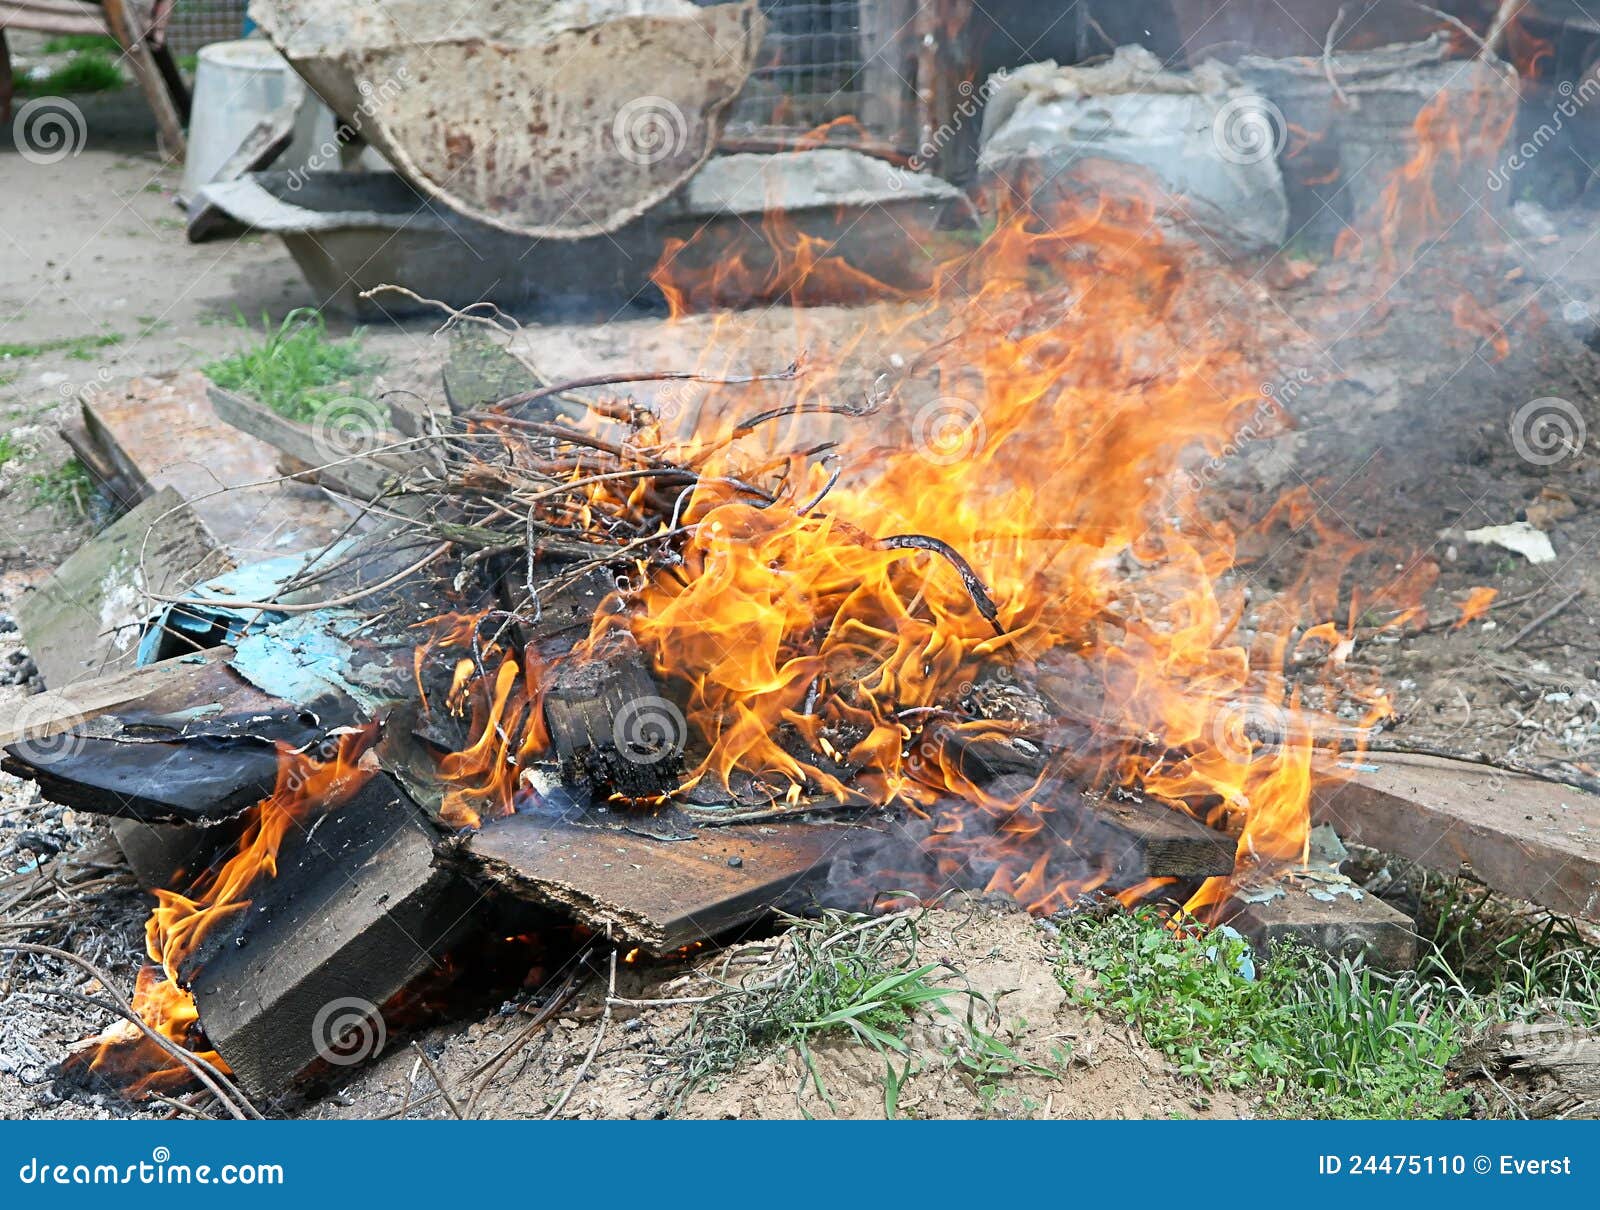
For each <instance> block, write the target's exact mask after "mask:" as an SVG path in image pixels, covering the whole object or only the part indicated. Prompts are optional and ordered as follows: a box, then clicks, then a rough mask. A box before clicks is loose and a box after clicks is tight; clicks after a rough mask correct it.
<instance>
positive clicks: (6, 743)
mask: <svg viewBox="0 0 1600 1210" xmlns="http://www.w3.org/2000/svg"><path fill="white" fill-rule="evenodd" d="M232 654H233V652H232V651H231V650H229V649H228V648H226V647H218V648H213V649H212V650H210V651H204V652H199V653H197V654H195V655H192V656H177V657H174V658H173V659H170V660H162V661H161V662H160V663H158V664H150V665H148V666H147V667H144V668H130V669H128V670H126V671H124V672H116V673H112V674H111V675H110V676H103V677H99V678H97V679H95V680H92V681H81V682H79V683H78V684H76V685H72V686H69V687H68V688H66V689H54V690H51V691H49V692H47V693H39V694H35V695H33V696H32V697H22V698H15V699H13V700H11V701H9V702H6V703H5V704H4V705H3V706H0V747H10V746H11V745H13V744H18V743H22V742H25V741H33V742H35V743H38V742H42V741H45V740H48V739H50V738H51V737H52V736H55V735H59V734H61V733H62V732H64V731H67V730H68V729H70V728H72V727H74V726H76V725H77V724H79V723H81V722H83V721H85V720H86V719H91V718H94V717H96V716H97V715H101V714H105V713H107V712H108V711H111V710H115V709H117V708H118V707H119V706H131V705H133V704H135V703H137V702H141V701H146V700H149V699H151V698H153V697H154V696H156V695H158V694H161V693H168V692H173V693H176V694H178V695H187V694H191V693H193V692H195V691H197V690H198V687H199V686H200V685H202V684H203V683H205V680H206V678H207V677H208V676H209V675H210V674H209V673H208V671H207V670H208V668H209V667H210V666H211V665H213V664H218V663H221V662H222V661H224V660H226V659H227V658H228V657H229V656H231V655H232Z"/></svg>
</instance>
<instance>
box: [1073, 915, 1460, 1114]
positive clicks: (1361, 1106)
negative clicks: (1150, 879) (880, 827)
mask: <svg viewBox="0 0 1600 1210" xmlns="http://www.w3.org/2000/svg"><path fill="white" fill-rule="evenodd" d="M1079 971H1087V972H1088V974H1089V976H1090V978H1089V979H1088V980H1083V979H1081V978H1080V977H1079V975H1078V972H1079ZM1060 973H1061V979H1062V982H1063V984H1064V986H1066V987H1067V989H1068V990H1069V991H1070V992H1072V993H1073V994H1074V995H1075V996H1076V997H1077V998H1078V999H1079V1000H1080V1002H1082V1003H1084V1004H1085V1005H1087V1006H1089V1007H1092V1008H1094V1009H1096V1010H1098V1011H1100V1012H1104V1013H1107V1014H1110V1015H1114V1016H1118V1017H1121V1018H1123V1019H1125V1020H1127V1021H1128V1022H1129V1023H1130V1024H1132V1025H1133V1026H1135V1027H1136V1028H1137V1029H1139V1031H1140V1032H1141V1033H1142V1034H1143V1035H1144V1037H1145V1039H1146V1041H1148V1042H1149V1043H1150V1044H1151V1045H1152V1046H1154V1047H1155V1048H1156V1049H1157V1050H1160V1051H1161V1052H1162V1053H1163V1054H1165V1055H1166V1056H1167V1057H1168V1058H1169V1059H1170V1060H1172V1062H1173V1064H1174V1065H1175V1066H1176V1067H1177V1069H1178V1070H1179V1071H1180V1072H1181V1073H1183V1074H1187V1075H1191V1076H1194V1077H1196V1078H1197V1079H1199V1080H1200V1081H1201V1082H1202V1083H1203V1084H1205V1085H1206V1086H1207V1087H1213V1086H1215V1085H1219V1084H1220V1085H1224V1086H1227V1087H1231V1088H1236V1089H1255V1090H1259V1091H1261V1092H1263V1093H1265V1094H1266V1096H1267V1097H1268V1099H1269V1101H1270V1102H1271V1103H1272V1104H1273V1105H1274V1106H1275V1107H1276V1108H1278V1109H1279V1110H1280V1111H1282V1112H1285V1113H1288V1114H1293V1115H1304V1116H1309V1117H1390V1116H1407V1117H1443V1116H1450V1115H1452V1114H1455V1113H1458V1112H1460V1111H1461V1109H1462V1108H1463V1107H1464V1104H1465V1099H1464V1097H1463V1096H1462V1095H1461V1094H1460V1093H1456V1092H1452V1091H1449V1090H1447V1089H1446V1087H1445V1079H1444V1077H1445V1063H1446V1061H1447V1060H1448V1059H1449V1058H1450V1056H1451V1055H1452V1054H1453V1053H1454V1052H1455V1050H1456V1048H1457V1044H1458V1043H1457V1035H1458V1025H1459V1023H1458V1020H1457V1017H1456V1015H1455V1014H1454V1012H1453V1011H1452V1010H1451V1007H1450V996H1449V994H1448V989H1447V988H1446V987H1445V986H1444V985H1443V984H1442V983H1441V982H1439V981H1437V980H1431V979H1424V978H1420V977H1417V976H1411V975H1406V976H1399V977H1393V978H1391V977H1389V976H1385V975H1381V974H1379V973H1377V972H1375V971H1371V970H1368V969H1366V968H1363V967H1359V966H1353V965H1351V964H1350V963H1349V962H1348V961H1344V962H1340V963H1338V964H1337V965H1335V964H1332V963H1329V962H1328V961H1326V960H1324V959H1323V958H1321V957H1320V956H1318V955H1314V954H1311V953H1309V952H1307V951H1295V950H1287V949H1286V950H1280V951H1279V952H1277V953H1275V954H1274V956H1273V959H1272V961H1270V962H1267V963H1264V964H1263V965H1262V967H1261V968H1260V970H1259V971H1258V970H1256V969H1255V965H1254V962H1253V960H1252V958H1251V955H1250V951H1249V946H1248V944H1247V943H1246V942H1245V941H1244V940H1243V939H1242V938H1239V937H1238V936H1237V935H1235V934H1232V933H1231V931H1229V930H1209V929H1203V928H1200V927H1199V926H1196V925H1190V926H1189V927H1186V928H1183V929H1179V930H1175V929H1172V928H1169V927H1167V924H1166V922H1164V921H1163V920H1162V919H1161V918H1160V917H1159V916H1158V915H1157V914H1156V913H1154V912H1153V911H1150V910H1149V909H1141V910H1139V911H1135V912H1132V913H1126V914H1117V915H1114V916H1112V917H1110V918H1108V919H1096V918H1094V917H1092V916H1089V915H1083V916H1076V917H1071V918H1069V919H1067V920H1066V921H1064V922H1063V924H1062V963H1061V967H1060Z"/></svg>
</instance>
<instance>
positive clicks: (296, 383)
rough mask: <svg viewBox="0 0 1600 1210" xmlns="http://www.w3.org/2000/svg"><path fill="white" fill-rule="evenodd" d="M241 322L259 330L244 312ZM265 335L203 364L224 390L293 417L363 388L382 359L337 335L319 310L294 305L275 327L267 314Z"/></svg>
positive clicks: (312, 414)
mask: <svg viewBox="0 0 1600 1210" xmlns="http://www.w3.org/2000/svg"><path fill="white" fill-rule="evenodd" d="M240 327H242V328H243V329H244V330H245V331H253V329H251V327H250V325H249V324H248V323H247V322H245V321H244V320H243V319H242V318H241V319H240ZM262 332H263V335H264V336H265V339H264V340H263V341H262V342H261V343H260V344H257V345H254V346H252V347H250V348H247V349H244V350H242V351H241V352H239V353H236V354H234V355H233V356H232V357H226V358H223V359H222V360H220V361H213V362H211V363H210V364H209V365H206V366H204V367H202V368H203V370H204V373H205V375H206V377H208V378H210V379H211V381H212V382H214V383H216V384H217V385H218V386H219V387H222V388H223V389H224V390H229V391H238V392H240V393H242V394H246V395H248V396H250V397H251V398H252V399H255V400H256V401H258V402H260V403H262V404H264V405H266V406H267V407H269V408H271V409H272V410H273V411H274V412H277V413H278V414H279V415H280V416H285V417H287V418H288V419H290V420H298V421H303V422H309V421H312V420H315V419H316V418H317V415H318V413H319V412H321V411H322V409H323V408H325V407H326V406H327V405H328V404H329V403H331V402H332V401H334V400H335V399H339V398H342V397H345V396H349V395H353V394H359V393H360V391H361V390H362V389H364V387H365V385H366V380H367V379H368V378H370V376H371V375H372V374H373V373H374V372H376V371H377V370H378V369H379V368H380V367H381V365H382V359H380V358H377V357H374V356H372V355H370V354H368V353H367V352H365V351H364V350H363V349H362V347H361V342H360V341H359V340H356V339H354V338H351V339H348V340H334V339H331V338H330V337H329V336H328V329H327V324H326V323H325V322H324V320H323V318H322V316H321V315H320V314H318V313H317V312H316V311H314V310H312V309H310V308H306V307H302V308H299V309H297V310H294V311H291V312H290V313H289V314H288V315H287V316H285V317H284V320H283V322H282V323H281V324H279V325H278V326H277V328H276V329H274V328H273V327H272V325H271V323H270V322H269V321H268V320H267V318H266V317H265V316H263V317H262Z"/></svg>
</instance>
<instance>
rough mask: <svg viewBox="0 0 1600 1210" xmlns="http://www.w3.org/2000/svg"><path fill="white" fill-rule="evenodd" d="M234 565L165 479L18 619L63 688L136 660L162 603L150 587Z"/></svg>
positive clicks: (42, 667) (44, 671)
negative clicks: (152, 595) (147, 626)
mask: <svg viewBox="0 0 1600 1210" xmlns="http://www.w3.org/2000/svg"><path fill="white" fill-rule="evenodd" d="M232 568H233V562H232V560H231V559H229V558H228V557H227V555H225V554H224V553H223V552H222V551H220V550H218V549H217V544H216V541H215V540H214V539H213V538H212V536H211V534H210V532H209V531H208V530H207V529H206V527H205V526H204V525H203V524H202V523H201V521H200V519H199V517H197V516H195V514H194V512H193V510H192V509H190V508H189V506H188V505H187V504H185V503H184V501H183V498H182V497H181V496H179V495H178V493H177V492H176V491H174V490H173V489H172V488H171V487H164V488H162V489H161V490H160V491H159V492H157V493H156V494H155V495H153V496H151V497H149V498H148V499H146V500H145V501H144V503H142V504H140V505H139V506H138V507H137V508H135V509H134V510H133V511H132V512H130V513H127V514H126V515H125V516H123V517H122V518H121V519H119V520H117V521H114V522H112V523H111V525H109V526H108V527H106V528H105V529H104V530H102V531H101V532H100V533H98V534H96V535H95V536H94V537H92V538H90V539H89V540H88V541H87V542H85V543H84V544H83V545H82V546H80V547H79V548H78V549H77V551H76V552H74V553H73V555H72V556H71V557H70V558H68V559H67V561H66V562H65V563H63V564H62V565H61V566H60V567H59V568H57V569H56V571H55V573H54V574H53V575H51V576H50V578H49V579H47V580H46V581H45V582H44V583H43V584H41V585H40V586H39V587H38V588H37V589H35V590H34V591H33V592H30V593H28V594H27V595H26V596H25V597H23V599H22V601H21V603H20V604H19V606H18V608H17V624H18V626H20V627H21V629H22V638H23V641H24V642H25V643H26V644H27V646H28V651H29V653H30V654H31V655H32V656H33V660H34V663H36V664H37V665H38V666H39V673H40V675H41V676H42V677H43V678H44V683H45V684H46V685H48V686H49V687H50V688H52V689H61V688H64V687H66V686H68V685H72V684H75V683H77V682H79V681H84V680H90V679H93V678H94V677H98V676H104V675H106V674H107V673H109V672H113V671H116V670H118V669H126V668H131V667H132V666H133V661H134V657H135V655H136V654H137V652H138V646H139V639H140V637H141V635H142V634H143V630H144V623H145V622H146V620H147V619H148V617H149V615H150V613H151V612H152V611H153V609H155V608H157V607H158V606H157V605H156V604H155V603H154V602H152V601H151V599H150V598H149V596H148V595H146V594H147V593H159V594H162V595H169V596H170V595H175V594H177V593H181V592H183V591H184V590H185V589H187V588H189V587H191V586H192V585H194V584H196V583H198V582H199V581H201V580H206V579H210V578H211V577H212V576H217V575H221V574H222V573H223V572H225V571H230V570H232Z"/></svg>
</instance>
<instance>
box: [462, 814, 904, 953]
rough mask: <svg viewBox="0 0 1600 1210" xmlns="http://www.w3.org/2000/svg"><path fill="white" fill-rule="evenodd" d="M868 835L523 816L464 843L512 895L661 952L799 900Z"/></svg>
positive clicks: (479, 870) (480, 871) (838, 829)
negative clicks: (674, 829) (660, 827)
mask: <svg viewBox="0 0 1600 1210" xmlns="http://www.w3.org/2000/svg"><path fill="white" fill-rule="evenodd" d="M862 835H863V831H862V829H859V828H853V827H844V826H831V825H827V824H810V823H798V822H796V823H785V824H779V825H774V826H771V827H741V826H733V827H726V828H711V829H707V830H705V831H703V832H701V833H699V834H698V835H697V836H694V837H693V838H691V839H687V840H658V839H652V838H648V837H643V836H638V835H635V834H633V833H630V832H627V831H623V830H620V829H617V828H612V827H592V826H584V825H583V824H582V823H580V822H574V821H572V820H554V819H550V818H546V817H541V816H538V815H529V814H519V815H511V816H507V817H506V818H504V819H497V820H493V821H491V822H490V823H487V824H485V825H484V827H483V830H482V831H480V832H478V833H477V834H476V835H474V836H472V837H471V838H470V839H468V840H467V841H466V842H465V844H464V845H463V847H462V849H461V859H462V861H463V862H464V863H465V868H466V869H468V870H469V871H475V872H476V875H477V876H478V877H482V878H485V879H487V880H488V881H490V882H491V883H494V884H497V885H499V886H502V887H504V888H505V889H507V890H508V891H510V892H512V893H514V894H518V895H524V896H529V897H532V898H533V899H534V900H535V901H536V902H539V903H543V904H547V905H549V906H551V907H554V908H557V909H558V910H561V911H563V912H567V913H570V914H571V915H573V916H575V917H576V918H577V919H578V920H580V921H582V922H583V923H584V924H587V925H589V926H590V927H591V928H594V929H598V930H604V929H607V928H609V929H610V930H611V933H612V936H613V937H616V938H618V939H619V940H622V941H625V942H627V943H630V944H633V945H639V946H642V947H643V948H644V949H646V950H648V951H649V952H650V953H653V954H663V953H667V952H670V951H671V950H674V949H677V948H678V947H679V946H683V945H687V944H689V943H690V942H692V941H701V940H705V939H706V938H710V937H715V936H718V935H719V934H721V933H725V932H727V931H728V930H729V929H732V928H736V927H737V926H739V925H742V924H747V923H749V922H750V921H752V920H755V919H756V918H758V917H760V916H762V915H764V914H766V913H768V912H770V911H772V910H774V909H776V908H794V907H797V906H799V905H800V904H802V903H803V902H804V900H805V898H806V896H807V893H808V892H809V891H811V890H814V889H815V888H817V887H819V886H820V885H822V883H823V882H825V880H826V879H827V877H828V872H829V870H830V868H831V866H832V864H833V862H834V861H835V859H836V858H838V857H840V856H841V855H843V854H844V853H845V852H847V850H848V848H849V846H850V844H851V843H852V841H853V840H855V839H858V838H860V837H861V836H862ZM872 835H876V834H875V833H873V834H872Z"/></svg>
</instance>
